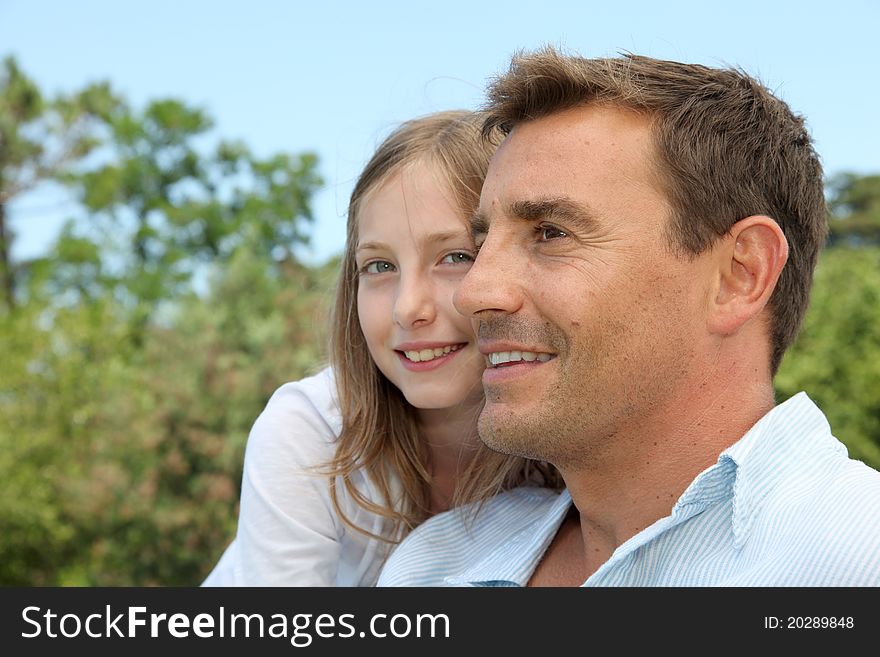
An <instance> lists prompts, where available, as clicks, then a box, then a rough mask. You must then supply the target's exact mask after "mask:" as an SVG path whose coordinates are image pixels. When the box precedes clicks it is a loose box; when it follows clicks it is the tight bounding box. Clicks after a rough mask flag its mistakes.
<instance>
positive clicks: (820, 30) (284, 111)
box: [0, 0, 880, 262]
mask: <svg viewBox="0 0 880 657" xmlns="http://www.w3.org/2000/svg"><path fill="white" fill-rule="evenodd" d="M878 34H880V2H877V1H876V0H837V1H835V2H810V1H808V0H800V1H789V0H778V1H770V0H764V1H755V0H737V1H736V2H726V3H714V2H708V1H703V2H696V1H689V0H682V1H680V2H675V1H674V0H667V1H666V2H648V1H642V0H629V1H628V2H617V3H611V2H607V0H606V1H605V2H593V1H591V0H580V1H575V0H571V1H564V0H543V1H541V2H534V1H532V2H519V1H517V0H508V1H507V2H500V1H495V0H490V1H484V2H481V1H479V0H470V1H463V0H446V1H444V2H432V3H427V2H418V1H417V0H408V1H406V2H397V1H394V2H392V1H387V2H386V1H383V0H372V1H370V2H363V1H360V0H358V1H355V0H352V1H341V0H323V1H319V2H316V1H315V0H309V1H299V0H291V1H289V2H281V1H280V0H278V1H269V0H249V1H247V2H243V1H242V2H231V1H225V0H212V1H210V2H209V1H207V0H189V1H185V0H149V1H145V0H127V1H125V2H120V1H110V0H77V1H76V2H63V1H62V0H56V1H54V2H52V1H49V0H0V56H4V55H7V54H13V55H15V56H16V57H17V58H18V60H19V63H20V65H21V66H22V67H23V69H24V70H25V72H26V73H28V74H29V75H30V76H32V77H33V78H34V79H35V80H36V81H37V82H38V83H39V84H40V86H41V87H42V88H43V90H44V91H45V92H47V93H50V94H51V93H55V92H58V91H72V90H75V89H77V88H79V87H82V86H83V85H85V84H86V83H88V82H91V81H97V80H109V81H110V82H111V83H112V84H113V85H114V87H116V88H117V89H118V90H120V91H122V92H123V93H124V94H126V95H127V96H128V98H129V99H130V100H132V101H133V102H134V103H137V104H143V103H145V102H146V101H148V100H151V99H155V98H162V97H177V98H180V99H183V100H185V101H187V102H188V103H191V104H196V105H199V106H201V107H203V108H204V109H205V110H207V112H208V113H209V114H210V115H211V116H213V118H214V119H215V122H216V134H217V135H218V136H222V137H224V138H228V139H241V140H243V141H244V142H246V143H247V144H248V145H249V146H250V147H251V148H252V149H254V150H255V151H256V152H257V153H258V154H260V155H264V156H265V155H269V154H270V153H274V152H278V151H286V152H300V151H304V150H310V151H314V152H316V153H317V154H318V156H319V158H320V160H321V164H320V171H321V173H322V175H323V177H324V178H325V180H326V182H327V185H326V187H325V189H323V190H322V191H321V192H320V193H319V194H318V195H317V196H316V197H315V199H314V209H315V214H316V224H315V227H314V232H313V246H312V248H311V249H310V250H309V251H307V252H305V253H304V254H303V255H304V257H305V258H306V259H308V260H311V261H315V262H317V261H322V260H324V259H326V258H327V257H329V256H330V255H332V254H333V253H336V252H338V251H339V250H341V248H342V245H343V241H344V225H345V208H346V205H347V202H348V195H349V193H350V192H351V187H352V185H353V182H354V179H355V178H356V177H357V175H358V172H359V170H360V168H361V167H362V166H363V164H364V163H365V162H366V159H367V158H368V157H369V155H370V154H371V152H372V150H373V148H374V147H375V146H376V144H377V143H378V142H379V141H380V140H381V139H382V138H383V137H384V136H385V135H386V134H387V132H388V131H389V130H390V128H391V127H392V126H393V125H394V124H396V123H397V122H399V121H402V120H405V119H408V118H411V117H413V116H417V115H420V114H425V113H428V112H432V111H436V110H442V109H450V108H458V107H463V108H475V107H477V106H478V105H479V104H480V102H481V101H482V91H483V88H484V86H485V83H486V81H487V80H488V79H489V78H490V77H491V76H492V75H493V74H495V73H498V72H500V71H502V70H504V69H505V68H506V66H507V63H508V61H509V58H510V55H511V54H513V53H514V52H515V51H517V50H519V49H532V48H536V47H539V46H541V45H543V44H545V43H550V44H554V45H556V46H561V47H563V48H565V49H567V50H569V51H573V52H576V53H578V54H581V55H585V56H604V55H614V54H616V53H617V52H619V51H621V50H629V51H632V52H636V53H639V54H644V55H650V56H654V57H661V58H667V59H677V60H681V61H690V62H699V63H704V64H709V65H719V64H729V65H736V66H740V67H742V68H744V69H745V70H746V71H748V72H749V73H752V74H754V75H757V76H758V77H760V78H761V79H762V80H763V81H764V82H765V83H766V84H767V85H768V86H769V87H770V88H771V89H773V90H775V91H776V93H777V94H778V95H780V96H781V97H782V98H784V99H785V100H786V101H788V102H789V104H790V105H791V106H792V107H793V108H794V109H795V110H796V111H798V112H801V113H803V114H805V115H806V117H807V121H808V125H809V127H810V129H811V132H812V133H813V136H814V138H815V139H816V142H817V147H818V150H819V152H820V154H821V155H822V158H823V161H824V164H825V169H826V172H828V173H836V172H839V171H843V170H849V171H856V172H859V173H869V172H870V173H876V172H880V155H878V154H880V132H878V129H877V126H876V125H875V123H876V117H877V116H878V107H880V85H878V84H877V80H878V73H877V68H878V64H880V44H878V41H880V39H878ZM72 211H73V206H72V205H71V203H70V202H69V201H65V200H64V199H63V198H61V197H60V196H59V195H58V194H57V193H53V192H51V191H50V190H38V191H37V192H35V193H33V194H31V195H29V196H27V197H26V198H23V199H22V200H21V201H19V202H17V203H15V204H14V205H13V206H12V208H11V213H10V214H11V221H12V226H13V229H14V230H15V231H16V232H17V234H18V236H19V240H18V243H17V245H16V250H15V254H16V255H18V257H27V256H31V255H35V254H38V253H40V252H42V251H43V250H45V248H46V246H47V245H48V244H49V242H50V241H51V239H52V238H53V237H54V235H55V234H56V231H57V229H58V226H59V224H60V221H61V220H62V219H63V218H64V217H66V216H68V214H70V213H71V212H72Z"/></svg>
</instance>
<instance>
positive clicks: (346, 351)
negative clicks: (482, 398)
mask: <svg viewBox="0 0 880 657" xmlns="http://www.w3.org/2000/svg"><path fill="white" fill-rule="evenodd" d="M483 118H484V117H483V116H482V115H480V114H477V113H473V112H467V111H446V112H438V113H435V114H431V115H428V116H424V117H420V118H417V119H414V120H411V121H407V122H405V123H403V124H401V125H400V126H399V127H398V128H397V129H396V130H395V131H394V132H393V133H392V134H391V135H390V136H389V137H388V138H387V139H385V141H384V142H382V144H381V145H380V146H379V148H378V149H377V150H376V152H375V154H374V155H373V157H372V158H371V159H370V161H369V162H368V163H367V165H366V167H365V168H364V170H363V172H362V173H361V175H360V178H358V181H357V184H356V185H355V187H354V190H353V191H352V194H351V201H350V203H349V206H348V230H347V236H346V242H345V252H344V254H343V259H342V271H341V275H340V278H339V283H338V286H337V290H336V302H335V306H334V308H333V314H332V322H331V324H332V327H331V344H330V364H331V365H332V367H333V371H334V374H335V377H336V387H337V391H338V396H339V406H340V410H341V413H342V432H341V434H340V436H339V440H338V442H337V447H336V454H335V456H334V458H333V460H332V461H331V462H330V463H329V464H328V465H327V468H326V473H327V474H328V475H329V476H330V493H331V497H332V500H333V505H334V507H335V509H336V512H337V513H338V514H339V516H340V518H341V519H342V520H343V521H344V522H345V523H346V524H348V525H349V526H351V527H353V528H354V529H356V530H358V531H361V532H363V533H367V534H369V532H367V531H366V530H365V529H363V528H361V527H358V526H356V525H355V524H354V523H353V522H352V520H351V519H350V518H349V517H348V515H347V514H346V513H345V511H344V510H343V508H342V506H341V505H340V502H339V493H338V488H337V487H338V485H339V484H341V486H342V488H343V489H344V490H345V491H347V493H348V494H349V495H350V496H351V497H352V499H353V500H354V501H355V502H356V503H357V504H359V505H360V506H361V507H363V508H365V509H367V510H368V511H371V512H373V513H376V514H379V515H380V516H383V517H385V518H386V519H387V520H388V521H389V522H390V532H389V536H391V537H393V538H392V539H391V540H395V539H396V540H399V539H401V538H403V536H405V535H406V534H407V533H408V532H409V531H410V530H411V529H413V528H414V527H416V526H417V525H419V524H420V523H422V522H423V521H424V520H426V519H427V518H428V517H429V516H430V515H431V510H430V502H431V473H430V471H429V468H428V465H427V459H428V448H427V446H426V445H425V444H424V443H423V441H421V440H420V439H419V430H418V426H417V423H416V416H415V409H414V408H413V407H412V406H411V405H410V404H409V403H408V402H407V401H406V399H405V398H404V396H403V394H402V393H401V392H400V390H398V388H397V387H396V386H395V385H394V384H393V383H391V382H390V381H389V380H388V379H387V378H385V376H384V375H383V374H382V372H380V371H379V368H378V367H377V366H376V364H375V362H374V361H373V359H372V357H371V356H370V352H369V350H368V348H367V344H366V340H365V339H364V335H363V333H362V332H361V327H360V319H359V317H358V310H357V296H358V279H359V277H358V270H357V265H356V263H355V250H356V248H357V241H358V217H359V214H360V210H361V206H362V204H363V203H364V200H365V198H366V197H367V196H368V195H369V194H370V192H372V191H374V190H377V189H378V188H379V187H381V186H382V185H383V184H384V183H385V182H386V181H388V180H389V179H390V178H391V177H392V176H393V175H394V174H395V173H397V172H399V171H400V170H401V169H402V168H403V167H405V166H410V165H412V164H414V163H416V162H427V163H429V164H431V165H433V166H435V167H436V169H437V170H438V171H439V172H440V173H441V174H442V175H443V177H444V180H443V182H445V183H447V185H448V187H449V190H450V191H451V192H452V194H453V198H452V200H453V202H454V204H455V205H456V206H457V207H458V208H459V210H460V214H461V216H462V217H463V218H465V219H467V218H470V217H471V216H472V215H473V213H474V211H475V210H476V208H477V205H478V204H479V199H480V189H481V187H482V184H483V178H484V177H485V175H486V169H487V168H488V165H489V159H490V158H491V157H492V154H493V153H494V152H495V149H496V148H497V146H498V143H499V141H500V139H501V135H500V133H490V134H489V135H487V136H484V137H481V134H480V133H481V128H482V124H483ZM474 419H475V420H476V417H475V418H474ZM466 438H467V437H465V436H463V442H464V440H465V439H466ZM475 449H476V452H475V453H474V455H473V457H472V458H470V459H469V460H468V464H467V466H466V467H465V470H464V472H463V473H462V474H461V476H460V478H459V480H458V482H457V484H456V491H455V496H454V498H453V505H456V506H457V505H460V504H463V503H465V502H472V501H483V500H485V499H487V498H488V497H490V496H492V495H494V494H495V493H497V492H499V491H501V490H505V489H508V488H512V487H514V486H517V485H520V484H534V485H548V486H553V487H557V488H558V487H560V482H561V480H560V478H559V475H558V473H556V471H555V470H554V469H553V468H552V467H551V466H549V465H546V464H544V463H539V462H536V461H529V460H526V459H522V458H519V457H514V456H508V455H505V454H499V453H497V452H493V451H491V450H489V449H488V448H486V447H485V446H483V445H482V443H480V444H479V446H478V447H476V448H475ZM358 470H363V471H365V472H366V474H367V476H368V477H369V478H370V480H371V481H372V482H373V484H374V485H375V487H376V489H377V490H378V492H379V494H380V496H381V499H380V500H378V501H376V500H371V499H369V498H368V497H367V496H366V495H365V494H364V492H363V491H361V490H359V489H358V488H357V487H356V486H355V485H354V484H353V482H352V475H353V473H354V472H356V471H358ZM395 480H396V481H399V482H400V488H399V490H397V489H395V487H394V485H393V482H394V481H395ZM379 538H388V537H379Z"/></svg>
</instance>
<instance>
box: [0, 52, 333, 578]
mask: <svg viewBox="0 0 880 657" xmlns="http://www.w3.org/2000/svg"><path fill="white" fill-rule="evenodd" d="M6 66H7V69H6V70H7V78H5V79H4V80H7V79H8V81H4V83H3V84H4V86H3V87H2V88H0V91H2V95H0V109H3V108H9V107H12V108H13V109H15V111H16V112H17V114H15V113H13V112H5V113H4V112H0V115H2V117H3V118H2V120H3V121H6V122H7V123H6V124H4V125H3V126H0V129H3V130H6V132H4V133H3V139H4V142H3V143H4V144H5V145H9V144H12V143H13V138H15V139H18V141H17V142H15V148H9V149H6V150H5V151H3V153H0V157H5V159H2V164H3V167H4V168H3V174H4V176H5V180H6V181H11V182H10V184H5V185H4V187H3V192H4V194H5V195H6V196H5V197H4V199H8V198H11V197H12V195H13V194H18V193H21V192H22V191H25V190H26V189H28V188H30V187H33V186H34V185H36V184H38V183H39V182H40V181H41V180H46V179H49V178H52V179H56V180H62V181H63V182H64V183H66V184H67V185H70V186H71V188H72V189H73V190H74V191H75V192H76V194H77V196H78V198H79V199H80V200H81V202H82V206H83V217H82V218H81V219H78V220H70V221H68V222H67V224H66V225H65V226H64V228H63V229H62V231H61V232H60V234H59V235H58V237H57V239H56V241H55V244H54V246H53V247H52V248H51V250H50V252H49V254H48V255H47V256H46V257H44V258H39V259H36V260H33V261H31V262H27V263H11V262H9V261H8V257H7V260H6V262H7V264H8V265H9V269H8V271H10V272H12V271H14V272H15V274H16V276H15V277H13V278H9V279H8V281H6V282H7V283H8V284H9V285H11V286H12V288H13V289H14V293H15V296H16V297H17V298H18V299H19V302H18V303H15V304H14V303H9V304H8V305H6V307H5V309H2V312H0V345H2V349H3V354H2V376H0V527H2V531H0V585H13V584H19V585H28V584H38V585H59V584H60V585H158V584H165V585H169V584H181V585H184V584H195V583H198V582H199V581H201V579H202V578H203V577H204V576H205V575H206V574H207V572H208V570H209V569H210V568H211V566H212V565H213V563H214V562H215V561H216V559H217V558H218V557H219V555H220V553H221V552H222V550H223V548H224V547H225V545H226V544H227V543H228V541H229V540H230V539H231V537H232V534H233V531H234V526H235V522H236V517H237V501H238V495H239V491H238V487H239V481H240V477H241V466H242V457H243V448H244V443H245V440H246V437H247V433H248V431H249V429H250V427H251V425H252V423H253V421H254V419H255V418H256V415H257V414H258V413H259V411H260V409H261V408H262V407H263V406H264V405H265V403H266V401H267V400H268V397H269V396H270V394H271V393H272V392H273V390H274V389H275V388H276V387H277V386H279V385H280V384H281V383H283V382H284V381H287V380H291V379H296V378H300V377H302V376H303V375H305V374H307V373H310V372H311V371H313V370H314V369H315V367H316V366H317V364H319V363H320V362H321V361H322V360H323V352H324V342H325V339H326V325H327V318H326V307H327V300H328V294H329V289H330V286H331V285H332V282H333V278H334V277H335V271H336V263H333V262H331V263H328V265H327V266H326V267H321V268H310V267H305V266H303V265H301V264H299V263H298V262H297V260H296V258H295V257H294V250H295V248H296V246H297V245H299V244H303V243H305V242H306V241H307V232H306V230H305V225H306V224H308V222H309V221H310V220H311V216H312V215H311V208H310V199H311V195H312V193H313V192H314V190H315V189H317V187H318V186H319V185H320V179H319V177H318V176H317V173H316V166H317V160H316V158H315V157H314V156H313V155H311V154H302V155H295V156H294V155H290V154H277V155H272V156H270V157H268V158H265V159H262V158H257V157H255V156H254V155H252V154H251V153H250V152H249V150H248V149H247V148H246V147H245V146H243V145H241V144H231V143H225V142H221V143H220V144H219V145H218V146H217V147H216V148H214V149H213V151H211V150H210V149H207V148H203V147H202V146H204V145H205V144H206V143H207V140H208V138H209V137H210V135H209V134H208V130H209V129H210V126H211V120H210V118H209V117H208V116H207V115H206V114H205V113H204V112H203V111H202V110H198V109H194V108H191V107H188V106H187V105H186V104H184V103H182V102H180V101H176V100H160V101H156V102H153V103H150V104H148V106H147V107H146V108H145V109H144V110H143V111H137V110H135V109H133V108H131V107H130V106H129V105H128V104H127V103H126V102H125V100H124V99H121V98H118V97H116V96H115V95H113V94H112V93H111V92H110V90H109V88H108V87H107V86H100V85H93V86H91V87H89V88H87V89H85V90H83V91H82V92H79V93H77V94H74V95H72V96H69V97H65V98H61V97H59V98H58V99H55V100H52V101H45V100H43V98H42V96H41V95H40V93H39V90H38V89H37V88H36V86H34V85H33V84H32V83H29V82H28V81H27V79H26V78H25V77H24V76H23V75H21V74H20V71H18V69H17V68H15V67H14V62H12V63H10V61H7V63H6ZM10 71H11V73H10ZM13 74H14V75H13ZM25 101H26V102H25ZM27 103H30V104H29V105H28V104H27ZM95 149H96V150H95ZM89 153H92V154H93V155H94V156H95V157H89V158H86V157H84V156H85V155H87V154H89ZM13 155H14V157H13ZM0 209H5V205H3V203H0ZM4 217H5V215H2V214H0V219H3V218H4ZM2 227H6V224H5V223H3V222H0V228H2ZM3 234H5V235H7V237H11V236H10V234H9V233H8V232H7V233H0V237H2V235H3ZM4 244H6V245H8V239H7V241H6V242H4ZM6 255H7V256H8V252H6ZM10 298H12V297H10Z"/></svg>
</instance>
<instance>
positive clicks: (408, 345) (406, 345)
mask: <svg viewBox="0 0 880 657" xmlns="http://www.w3.org/2000/svg"><path fill="white" fill-rule="evenodd" d="M466 345H467V342H449V341H446V342H436V341H435V342H401V343H400V344H399V345H397V346H396V347H394V350H395V351H421V350H422V349H443V348H444V347H458V346H461V347H464V346H466Z"/></svg>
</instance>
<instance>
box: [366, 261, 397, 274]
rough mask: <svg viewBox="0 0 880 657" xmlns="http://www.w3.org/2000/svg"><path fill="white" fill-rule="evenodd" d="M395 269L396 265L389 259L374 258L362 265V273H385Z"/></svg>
mask: <svg viewBox="0 0 880 657" xmlns="http://www.w3.org/2000/svg"><path fill="white" fill-rule="evenodd" d="M390 271H394V265H392V264H391V263H390V262H388V261H387V260H373V261H372V262H368V263H367V264H365V265H364V266H363V267H361V273H362V274H385V273H387V272H390Z"/></svg>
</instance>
